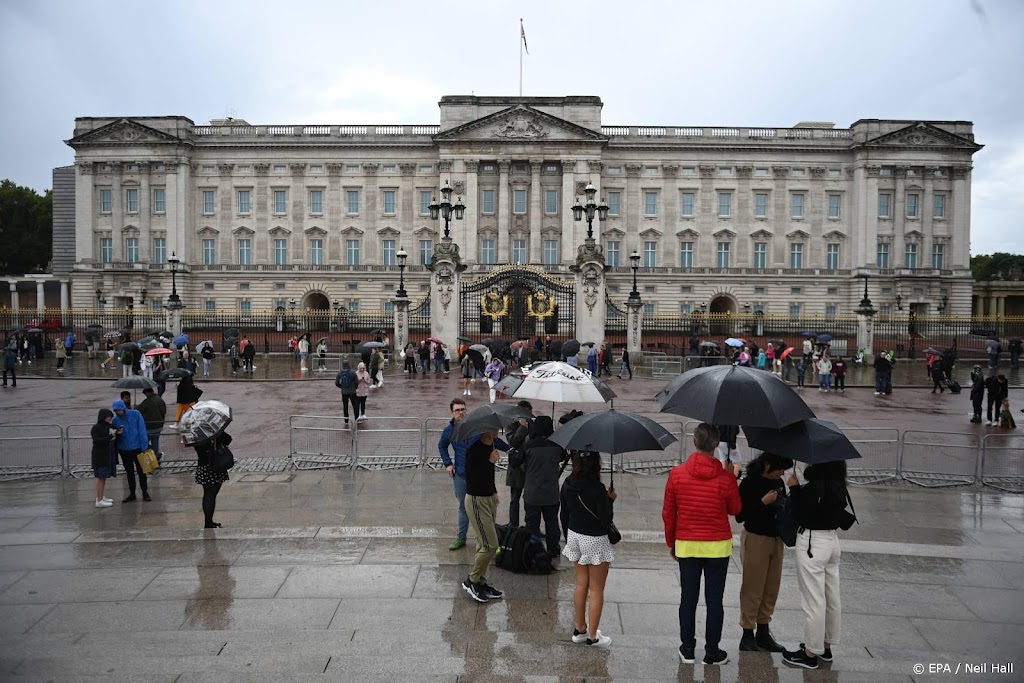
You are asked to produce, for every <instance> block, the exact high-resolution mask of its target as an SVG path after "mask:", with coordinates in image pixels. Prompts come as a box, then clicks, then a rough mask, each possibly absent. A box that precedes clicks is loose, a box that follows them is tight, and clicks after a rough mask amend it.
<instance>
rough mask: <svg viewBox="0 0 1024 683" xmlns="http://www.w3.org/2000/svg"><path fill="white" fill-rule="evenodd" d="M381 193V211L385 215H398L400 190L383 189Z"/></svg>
mask: <svg viewBox="0 0 1024 683" xmlns="http://www.w3.org/2000/svg"><path fill="white" fill-rule="evenodd" d="M381 193H382V194H381V209H382V211H381V213H383V214H384V215H385V216H394V215H396V214H397V213H398V190H381ZM389 201H390V203H391V206H390V207H388V203H389ZM389 208H390V210H389Z"/></svg>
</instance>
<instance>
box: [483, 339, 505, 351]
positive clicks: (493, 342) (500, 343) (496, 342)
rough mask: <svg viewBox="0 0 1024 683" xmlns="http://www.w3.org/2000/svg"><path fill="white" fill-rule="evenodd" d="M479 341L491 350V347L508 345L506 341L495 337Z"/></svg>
mask: <svg viewBox="0 0 1024 683" xmlns="http://www.w3.org/2000/svg"><path fill="white" fill-rule="evenodd" d="M480 343H481V344H483V345H484V346H486V347H487V348H489V349H492V350H493V349H500V348H501V347H503V346H507V345H508V342H507V341H505V340H504V339H496V338H492V339H484V340H483V341H482V342H480Z"/></svg>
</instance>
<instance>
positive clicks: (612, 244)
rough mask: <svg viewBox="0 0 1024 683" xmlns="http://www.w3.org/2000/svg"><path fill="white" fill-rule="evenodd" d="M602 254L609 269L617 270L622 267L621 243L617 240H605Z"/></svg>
mask: <svg viewBox="0 0 1024 683" xmlns="http://www.w3.org/2000/svg"><path fill="white" fill-rule="evenodd" d="M604 254H605V257H606V258H607V259H608V266H609V267H610V268H617V267H618V266H620V265H622V263H621V255H622V243H621V242H620V241H619V240H607V241H605V243H604Z"/></svg>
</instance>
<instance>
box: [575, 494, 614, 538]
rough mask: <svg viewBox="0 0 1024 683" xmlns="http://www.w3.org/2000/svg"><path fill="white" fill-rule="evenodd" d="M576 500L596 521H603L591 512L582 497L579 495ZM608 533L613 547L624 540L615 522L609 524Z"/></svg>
mask: <svg viewBox="0 0 1024 683" xmlns="http://www.w3.org/2000/svg"><path fill="white" fill-rule="evenodd" d="M576 498H577V499H578V500H579V501H580V505H582V506H583V509H584V510H586V511H587V512H589V513H590V514H591V515H592V516H593V517H594V519H596V520H597V521H598V522H600V521H601V518H600V517H598V516H597V515H595V514H594V511H593V510H591V509H590V508H588V507H587V504H586V503H584V502H583V498H582V497H580V496H579V495H577V496H576ZM606 533H607V534H608V542H609V543H611V544H612V545H615V544H616V543H618V542H619V541H621V540H622V534H621V533H619V529H618V527H616V526H615V522H609V523H608V529H607V531H606Z"/></svg>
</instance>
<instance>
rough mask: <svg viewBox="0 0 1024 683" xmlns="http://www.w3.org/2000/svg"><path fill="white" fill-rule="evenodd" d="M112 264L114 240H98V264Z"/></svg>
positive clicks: (106, 238)
mask: <svg viewBox="0 0 1024 683" xmlns="http://www.w3.org/2000/svg"><path fill="white" fill-rule="evenodd" d="M113 262H114V239H113V238H112V237H101V238H100V263H113Z"/></svg>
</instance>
